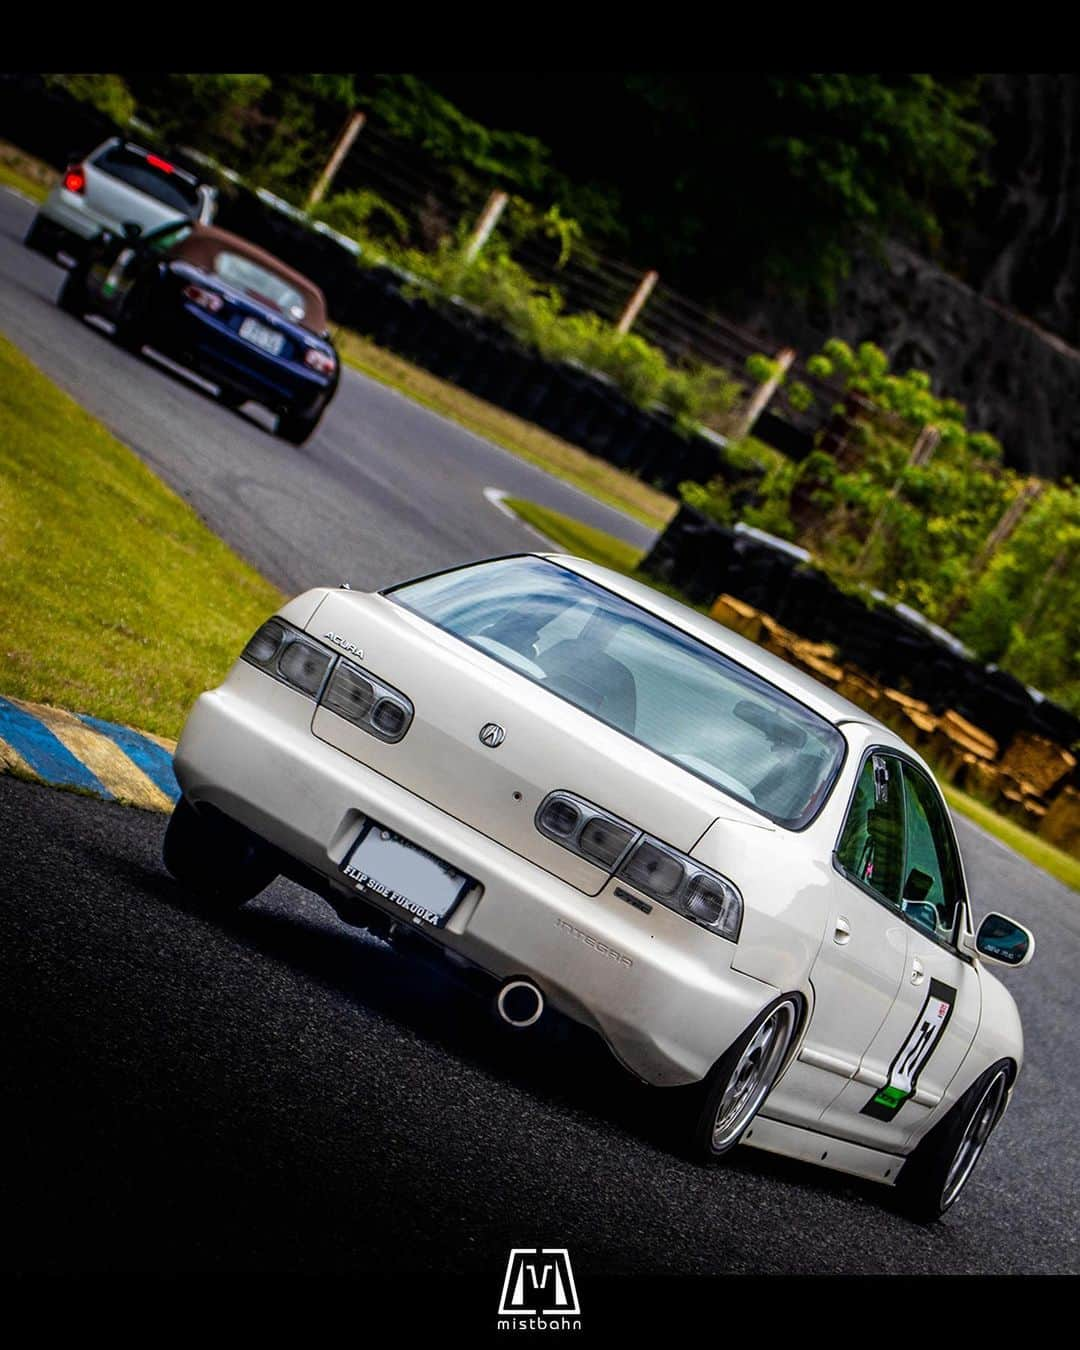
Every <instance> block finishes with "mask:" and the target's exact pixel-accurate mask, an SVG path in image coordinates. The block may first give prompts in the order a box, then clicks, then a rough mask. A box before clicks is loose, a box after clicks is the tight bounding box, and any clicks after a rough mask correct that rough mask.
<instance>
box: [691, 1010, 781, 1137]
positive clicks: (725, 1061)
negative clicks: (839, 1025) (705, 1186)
mask: <svg viewBox="0 0 1080 1350" xmlns="http://www.w3.org/2000/svg"><path fill="white" fill-rule="evenodd" d="M802 1014H803V1002H802V999H801V998H800V997H799V995H798V994H784V995H782V996H781V997H780V998H778V999H776V1000H775V1001H774V1002H773V1003H770V1004H769V1006H768V1007H767V1008H765V1009H764V1010H763V1011H762V1012H761V1013H759V1014H758V1016H757V1017H755V1018H754V1020H753V1022H751V1024H750V1026H749V1027H747V1029H746V1031H744V1032H743V1034H742V1035H741V1036H740V1037H739V1039H738V1040H737V1041H736V1042H735V1044H734V1045H733V1046H732V1047H731V1048H730V1049H729V1050H728V1051H727V1052H726V1053H725V1054H724V1055H723V1056H722V1057H721V1058H720V1059H719V1060H718V1061H717V1062H716V1064H715V1065H714V1066H713V1068H712V1070H711V1072H710V1073H709V1075H708V1076H707V1077H706V1078H705V1080H704V1081H703V1082H702V1083H701V1084H700V1086H699V1087H698V1089H697V1091H696V1100H695V1101H694V1103H693V1107H692V1109H691V1120H690V1134H689V1140H688V1144H689V1153H690V1156H691V1158H693V1160H694V1161H695V1162H701V1163H715V1162H719V1161H720V1159H721V1158H723V1157H725V1156H726V1155H727V1154H728V1153H730V1152H731V1150H732V1149H733V1148H735V1146H736V1145H737V1144H738V1142H739V1140H740V1139H742V1137H743V1135H744V1134H745V1133H746V1131H747V1130H748V1129H749V1128H750V1126H751V1124H752V1123H753V1119H754V1116H755V1115H757V1112H758V1110H759V1109H760V1107H761V1105H762V1103H763V1102H764V1101H765V1100H766V1098H767V1097H768V1095H769V1093H770V1092H771V1090H772V1088H773V1086H774V1084H775V1083H776V1080H777V1079H778V1078H779V1077H780V1074H781V1073H782V1072H783V1070H784V1068H785V1066H786V1065H787V1062H788V1060H789V1058H790V1056H791V1050H792V1047H793V1046H794V1044H795V1041H796V1038H797V1036H798V1034H799V1027H800V1025H801V1023H802ZM770 1028H771V1030H770Z"/></svg>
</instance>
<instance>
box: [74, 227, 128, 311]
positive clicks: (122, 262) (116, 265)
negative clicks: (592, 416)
mask: <svg viewBox="0 0 1080 1350" xmlns="http://www.w3.org/2000/svg"><path fill="white" fill-rule="evenodd" d="M136 252H137V250H136V247H135V245H134V244H133V243H132V241H130V240H129V239H126V238H124V236H123V235H114V234H112V233H111V232H109V231H103V232H102V233H101V234H100V235H99V236H98V237H97V239H95V240H94V242H93V243H92V244H91V246H90V251H89V254H88V258H87V263H86V274H85V280H84V283H83V284H84V287H85V290H86V295H87V297H88V299H89V300H90V302H91V304H92V305H93V308H94V310H95V311H96V312H97V313H99V314H104V315H106V316H107V317H108V318H115V317H116V315H117V314H118V313H119V312H120V310H121V309H122V307H123V303H124V300H125V298H126V296H127V293H128V291H129V290H130V289H131V285H132V281H133V279H134V266H133V264H134V262H135V259H136Z"/></svg>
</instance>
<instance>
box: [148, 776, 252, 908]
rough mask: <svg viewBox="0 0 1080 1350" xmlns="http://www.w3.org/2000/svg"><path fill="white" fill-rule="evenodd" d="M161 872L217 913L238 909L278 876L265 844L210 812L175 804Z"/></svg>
mask: <svg viewBox="0 0 1080 1350" xmlns="http://www.w3.org/2000/svg"><path fill="white" fill-rule="evenodd" d="M161 852H162V859H163V861H164V863H165V866H166V867H167V868H168V869H169V871H170V872H171V873H172V874H173V876H174V877H175V878H176V880H177V881H178V882H179V883H180V884H181V886H183V887H184V888H185V889H186V890H190V891H192V892H193V893H194V894H196V895H197V896H198V897H199V898H200V899H201V900H203V901H205V902H206V903H209V904H212V905H213V906H214V907H215V908H218V909H239V907H240V906H241V905H243V904H245V903H246V902H247V901H248V900H251V899H252V898H253V897H254V896H256V895H258V894H259V892H260V891H262V890H265V888H266V887H267V886H269V885H270V883H271V882H272V881H273V880H274V878H275V877H276V876H277V875H278V861H277V855H276V853H275V852H274V850H273V849H272V848H271V847H270V845H269V844H267V843H265V842H264V841H263V840H261V839H259V838H258V837H257V836H256V835H254V834H252V833H251V832H250V831H249V830H245V829H244V827H243V826H242V825H238V824H237V823H236V822H235V821H231V820H229V819H228V818H227V817H226V816H223V815H221V813H220V812H218V811H214V810H212V809H209V808H207V809H204V810H202V811H196V809H195V808H194V807H193V806H192V805H191V803H190V802H189V801H188V800H187V798H186V797H181V798H180V800H179V801H178V802H177V803H176V808H175V809H174V811H173V813H172V815H171V816H170V818H169V824H168V828H167V829H166V831H165V840H164V843H163V845H162V851H161Z"/></svg>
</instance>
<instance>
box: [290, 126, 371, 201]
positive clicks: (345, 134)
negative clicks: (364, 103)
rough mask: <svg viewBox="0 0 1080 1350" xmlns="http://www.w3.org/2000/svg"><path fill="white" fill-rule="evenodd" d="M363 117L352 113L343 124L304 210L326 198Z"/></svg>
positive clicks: (356, 134) (358, 130)
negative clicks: (327, 191)
mask: <svg viewBox="0 0 1080 1350" xmlns="http://www.w3.org/2000/svg"><path fill="white" fill-rule="evenodd" d="M364 121H365V115H364V113H362V112H354V113H351V114H350V115H349V120H348V121H347V122H346V123H345V126H344V129H343V130H342V133H341V135H340V136H339V137H338V139H337V144H336V145H335V146H334V148H333V150H331V152H330V158H329V159H328V160H327V161H326V167H325V168H324V169H323V171H322V173H321V174H319V177H318V181H317V182H316V184H315V186H314V187H313V188H312V189H311V191H310V192H309V193H308V199H307V201H306V202H305V203H304V209H305V210H306V211H310V210H311V208H312V207H313V206H315V205H316V204H317V203H318V202H321V201H322V199H323V197H325V196H326V190H327V188H328V187H329V186H330V184H331V183H332V182H333V181H334V175H335V174H336V173H337V171H338V169H340V168H341V163H342V160H343V159H344V158H345V156H346V155H347V154H348V153H349V151H350V150H351V149H352V144H353V141H355V140H356V138H357V136H359V134H360V128H361V127H362V126H363V125H364Z"/></svg>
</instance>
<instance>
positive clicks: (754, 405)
mask: <svg viewBox="0 0 1080 1350" xmlns="http://www.w3.org/2000/svg"><path fill="white" fill-rule="evenodd" d="M794 360H795V349H794V347H783V348H781V350H780V351H778V352H777V353H776V356H775V357H774V358H773V373H772V374H771V375H770V376H769V378H768V379H767V380H765V381H763V382H762V383H761V384H759V385H758V387H757V389H756V390H755V391H754V394H753V397H752V398H751V399H750V402H749V403H748V404H747V405H746V411H745V412H744V413H743V415H742V417H741V418H740V419H739V422H738V424H737V426H736V429H735V431H734V432H733V433H732V440H736V441H738V440H742V438H743V437H744V436H749V435H750V432H751V431H752V430H753V429H754V423H755V422H756V421H757V420H758V418H759V417H760V416H761V414H762V413H763V412H764V411H765V409H766V408H767V407H768V406H769V401H770V400H771V399H772V396H773V394H775V393H776V391H777V390H778V389H779V388H780V385H781V384H782V383H783V379H784V376H785V375H786V374H787V373H788V371H789V370H790V369H791V364H792V362H793V361H794Z"/></svg>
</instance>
